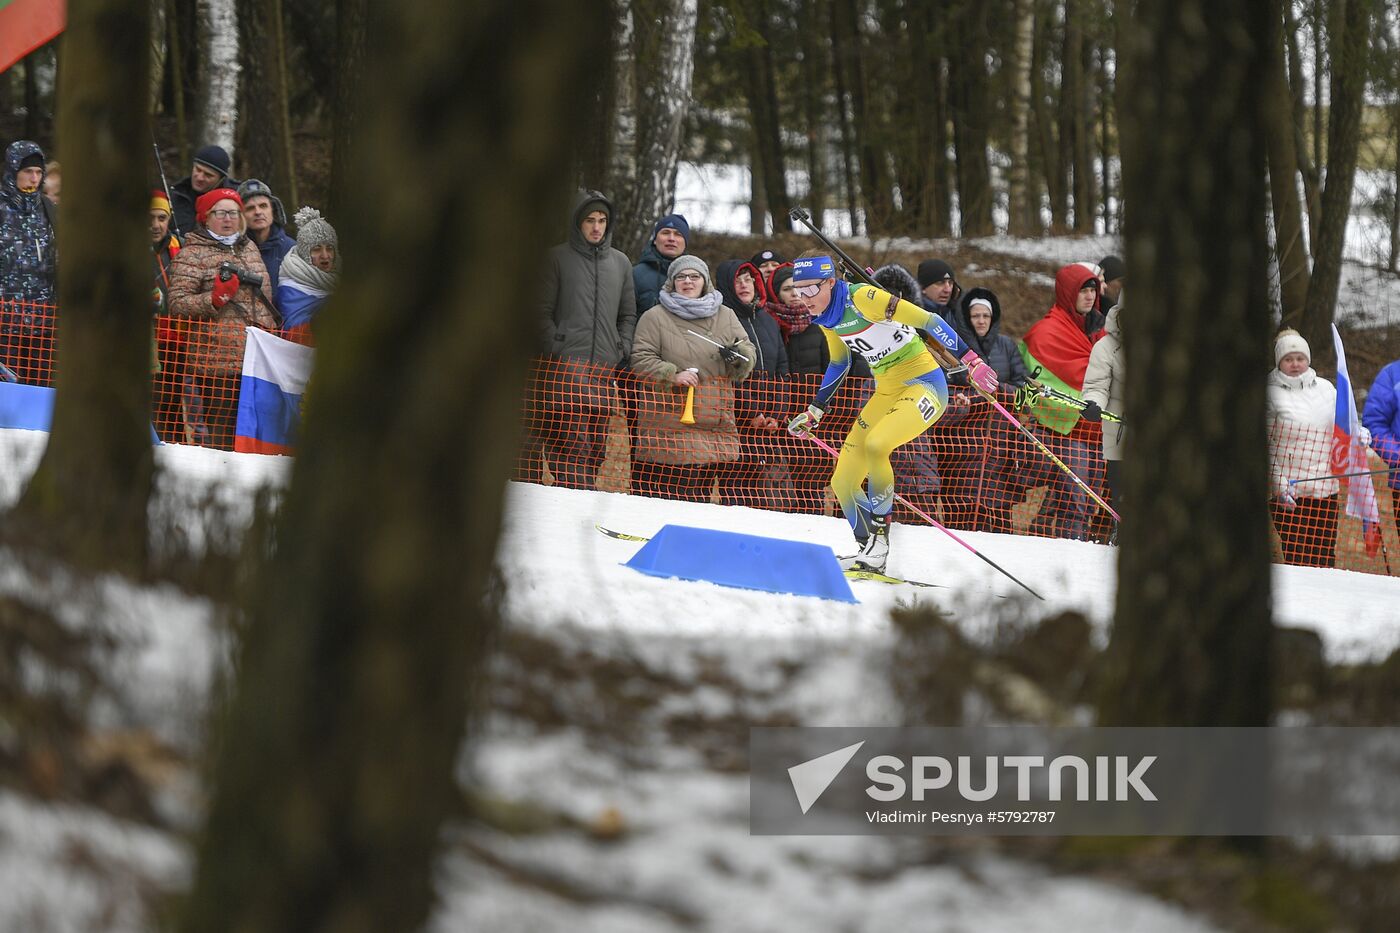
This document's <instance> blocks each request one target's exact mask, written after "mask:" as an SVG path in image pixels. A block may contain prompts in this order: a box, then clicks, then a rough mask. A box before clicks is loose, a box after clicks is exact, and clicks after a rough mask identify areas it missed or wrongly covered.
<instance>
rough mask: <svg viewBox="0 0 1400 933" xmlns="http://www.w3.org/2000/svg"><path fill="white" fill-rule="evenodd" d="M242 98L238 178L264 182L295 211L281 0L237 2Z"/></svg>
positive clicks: (239, 110) (239, 123)
mask: <svg viewBox="0 0 1400 933" xmlns="http://www.w3.org/2000/svg"><path fill="white" fill-rule="evenodd" d="M238 40H239V47H240V50H241V54H242V62H243V67H242V82H241V84H242V98H241V103H240V104H239V107H238V113H239V121H238V129H239V132H238V138H239V150H240V152H241V153H242V156H241V158H240V161H239V167H240V170H241V175H240V177H243V178H258V179H261V180H262V181H265V182H267V183H268V184H269V185H270V186H271V187H272V190H273V191H276V192H277V193H278V194H279V195H280V196H281V197H282V199H283V201H284V202H285V203H286V204H288V205H290V208H289V209H290V210H293V211H295V210H296V205H297V203H298V201H297V196H296V194H297V192H296V169H295V166H294V165H293V164H292V140H291V136H292V127H291V122H290V120H289V119H288V116H287V85H286V80H285V78H286V72H285V69H284V68H283V64H282V56H283V49H282V3H281V0H238Z"/></svg>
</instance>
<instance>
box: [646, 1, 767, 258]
mask: <svg viewBox="0 0 1400 933" xmlns="http://www.w3.org/2000/svg"><path fill="white" fill-rule="evenodd" d="M742 9H743V11H744V15H745V17H746V18H747V19H748V20H749V23H750V25H751V26H753V27H754V29H755V30H756V31H757V32H758V34H759V36H760V37H762V41H759V42H754V43H752V44H750V45H749V46H748V47H747V48H746V49H745V50H744V77H745V82H744V85H745V91H746V96H747V97H748V101H749V113H750V115H751V119H752V120H753V130H754V152H755V154H756V155H757V156H758V158H757V162H758V166H759V169H760V170H761V171H762V173H763V193H764V195H765V200H766V201H767V205H766V207H767V208H768V212H769V213H770V214H771V215H772V217H773V230H774V231H778V230H791V229H792V219H791V218H790V217H789V216H788V210H789V209H790V208H791V207H792V201H791V200H790V199H789V198H788V192H787V177H786V165H785V160H784V158H783V138H782V129H781V127H780V126H779V125H778V124H779V117H778V91H777V87H776V86H775V85H776V82H775V79H774V76H773V48H772V46H771V45H770V44H769V43H768V40H767V38H766V37H767V36H768V35H769V33H770V30H769V29H768V6H767V3H766V2H765V0H745V2H744V3H743V5H742ZM672 194H673V196H674V191H673V192H672Z"/></svg>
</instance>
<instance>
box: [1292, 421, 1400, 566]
mask: <svg viewBox="0 0 1400 933" xmlns="http://www.w3.org/2000/svg"><path fill="white" fill-rule="evenodd" d="M1339 452H1340V451H1334V449H1333V432H1332V427H1331V425H1330V424H1329V425H1328V426H1326V427H1309V426H1306V425H1299V424H1293V423H1288V422H1276V423H1274V424H1273V425H1271V426H1270V429H1269V481H1270V489H1271V494H1272V495H1271V498H1270V500H1269V512H1270V515H1271V517H1272V518H1273V524H1274V531H1275V538H1276V542H1275V549H1274V556H1275V558H1276V559H1277V560H1279V561H1281V562H1282V563H1287V564H1299V565H1302V566H1305V567H1343V568H1346V569H1349V570H1365V571H1370V572H1374V573H1391V572H1393V570H1392V569H1391V564H1390V555H1392V554H1400V544H1398V543H1397V541H1396V521H1397V519H1396V515H1397V514H1400V511H1398V510H1400V502H1397V500H1396V496H1395V495H1394V494H1393V492H1392V490H1391V489H1390V488H1389V483H1388V481H1387V476H1386V473H1385V472H1384V468H1385V463H1384V461H1382V460H1381V459H1380V457H1378V456H1377V455H1376V454H1374V453H1368V455H1367V456H1368V460H1369V465H1368V467H1367V469H1368V470H1374V471H1376V472H1374V473H1372V474H1370V475H1361V476H1350V477H1346V478H1343V479H1336V478H1334V477H1333V473H1334V470H1333V468H1332V464H1331V458H1332V456H1333V454H1334V453H1339ZM1370 503H1374V506H1375V510H1376V511H1375V513H1374V514H1375V516H1376V518H1377V519H1378V520H1377V521H1368V520H1367V519H1368V518H1369V517H1370V516H1371V515H1372V513H1371V511H1370V508H1369V505H1370Z"/></svg>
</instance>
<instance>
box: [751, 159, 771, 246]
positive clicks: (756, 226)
mask: <svg viewBox="0 0 1400 933" xmlns="http://www.w3.org/2000/svg"><path fill="white" fill-rule="evenodd" d="M754 145H755V147H756V146H757V143H755V144H754ZM767 217H768V194H767V192H766V191H764V189H763V171H762V169H760V168H759V166H758V165H756V164H755V163H754V159H753V158H752V157H750V159H749V233H751V234H753V235H754V236H763V235H764V234H765V233H766V232H767V231H766V230H765V229H764V221H765V220H766V219H767Z"/></svg>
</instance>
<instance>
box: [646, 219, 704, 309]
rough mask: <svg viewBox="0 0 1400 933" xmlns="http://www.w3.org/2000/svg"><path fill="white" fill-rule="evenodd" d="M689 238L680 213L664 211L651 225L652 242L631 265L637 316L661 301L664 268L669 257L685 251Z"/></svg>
mask: <svg viewBox="0 0 1400 933" xmlns="http://www.w3.org/2000/svg"><path fill="white" fill-rule="evenodd" d="M689 239H690V224H689V223H687V222H686V219H685V217H684V216H682V215H680V214H667V215H666V216H664V217H660V218H658V219H657V221H656V223H654V224H652V226H651V242H650V243H648V244H647V248H646V249H644V250H642V258H641V259H639V260H637V264H636V265H635V266H633V267H632V287H633V290H634V291H635V292H636V293H637V317H639V318H640V317H641V316H642V315H643V314H644V313H645V312H647V311H649V310H651V308H652V307H653V306H654V305H655V304H656V303H657V301H659V300H660V295H661V286H663V285H665V284H666V270H668V269H670V268H671V260H673V259H675V258H676V257H677V256H680V255H681V254H682V253H684V252H685V245H686V242H687V241H689Z"/></svg>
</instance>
